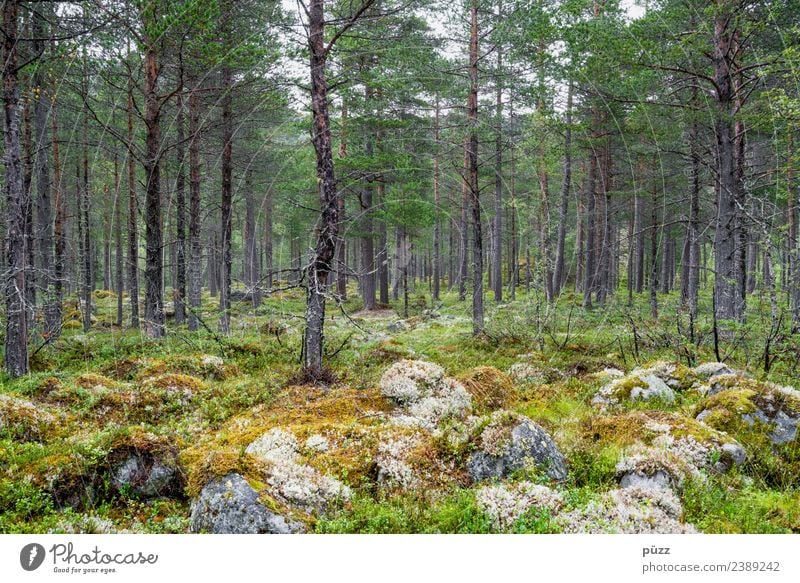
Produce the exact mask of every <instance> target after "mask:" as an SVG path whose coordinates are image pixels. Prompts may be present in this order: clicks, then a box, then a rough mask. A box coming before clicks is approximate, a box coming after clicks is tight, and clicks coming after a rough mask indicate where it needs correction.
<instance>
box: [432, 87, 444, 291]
mask: <svg viewBox="0 0 800 583" xmlns="http://www.w3.org/2000/svg"><path fill="white" fill-rule="evenodd" d="M435 107H436V109H435V111H434V117H433V147H434V152H433V212H434V213H435V214H436V216H435V219H434V223H433V290H432V296H433V301H434V302H438V301H439V296H440V294H441V290H440V285H441V278H442V274H441V271H440V263H441V245H442V243H441V238H442V221H441V218H440V217H441V204H442V194H441V184H440V181H441V176H440V170H439V155H440V152H439V148H440V144H439V137H440V136H439V115H440V111H439V94H438V93H437V94H436V105H435Z"/></svg>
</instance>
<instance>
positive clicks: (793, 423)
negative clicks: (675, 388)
mask: <svg viewBox="0 0 800 583" xmlns="http://www.w3.org/2000/svg"><path fill="white" fill-rule="evenodd" d="M721 380H722V381H723V382H722V383H721V384H720V385H719V390H717V391H716V392H713V394H710V395H709V397H707V398H706V399H704V400H703V401H701V403H700V404H699V405H698V407H697V410H698V413H697V417H696V418H697V420H698V421H702V422H703V423H706V424H708V425H710V426H711V427H714V428H715V429H719V430H721V431H727V432H729V433H733V434H738V433H741V432H748V431H749V432H752V431H755V432H758V433H763V434H764V435H766V437H767V438H768V439H769V440H770V441H771V442H772V443H774V444H777V445H781V444H787V443H791V442H794V441H795V440H797V436H798V432H797V427H798V424H800V392H799V391H797V390H795V389H793V388H791V387H780V386H778V385H773V384H771V383H759V382H756V381H753V380H751V379H744V378H739V380H738V381H737V383H736V384H733V381H732V379H730V378H728V377H721Z"/></svg>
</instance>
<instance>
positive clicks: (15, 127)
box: [3, 0, 28, 377]
mask: <svg viewBox="0 0 800 583" xmlns="http://www.w3.org/2000/svg"><path fill="white" fill-rule="evenodd" d="M18 9H19V7H18V0H6V1H5V2H4V3H3V49H4V50H3V57H4V60H3V64H4V67H3V113H4V119H5V125H4V131H3V143H4V147H5V150H4V157H5V179H6V240H5V278H4V279H5V281H4V282H3V283H4V284H5V303H6V337H5V369H6V372H7V373H8V375H9V376H11V377H18V376H21V375H24V374H26V373H27V372H28V320H27V315H26V313H25V295H24V294H25V208H24V202H25V201H24V194H23V192H22V167H21V162H20V143H19V137H20V136H19V134H20V129H19V84H18V70H17V41H18V39H17V14H18Z"/></svg>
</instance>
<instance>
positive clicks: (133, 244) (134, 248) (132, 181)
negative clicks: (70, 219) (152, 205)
mask: <svg viewBox="0 0 800 583" xmlns="http://www.w3.org/2000/svg"><path fill="white" fill-rule="evenodd" d="M129 52H130V51H129ZM133 109H134V103H133V78H132V77H131V78H129V79H128V293H129V295H130V302H131V327H132V328H138V327H139V227H138V219H139V203H138V201H137V196H136V160H135V157H134V152H135V149H134V148H135V139H136V138H135V134H134V133H133Z"/></svg>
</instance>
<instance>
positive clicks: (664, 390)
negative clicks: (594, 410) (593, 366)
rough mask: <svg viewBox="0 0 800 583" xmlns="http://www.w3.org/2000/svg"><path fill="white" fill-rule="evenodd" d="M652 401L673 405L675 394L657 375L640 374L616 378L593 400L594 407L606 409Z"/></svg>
mask: <svg viewBox="0 0 800 583" xmlns="http://www.w3.org/2000/svg"><path fill="white" fill-rule="evenodd" d="M651 399H659V400H662V401H666V402H668V403H672V402H673V401H674V400H675V392H674V391H673V390H672V389H671V388H670V387H669V385H667V383H666V382H664V380H663V379H662V378H661V377H660V376H658V375H656V374H655V373H652V372H646V373H642V372H640V373H631V374H629V375H627V376H625V377H620V378H615V379H613V380H612V381H611V382H610V383H608V384H606V385H604V386H603V387H602V388H601V389H600V390H599V391H598V392H597V394H596V395H595V396H594V398H593V399H592V405H595V406H597V407H601V408H605V407H612V406H615V405H619V404H622V403H624V402H626V401H649V400H651Z"/></svg>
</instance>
